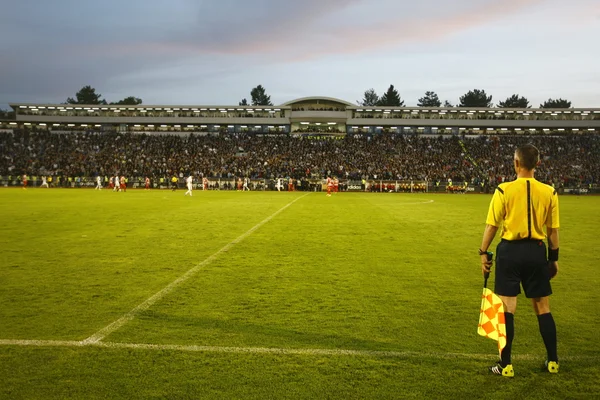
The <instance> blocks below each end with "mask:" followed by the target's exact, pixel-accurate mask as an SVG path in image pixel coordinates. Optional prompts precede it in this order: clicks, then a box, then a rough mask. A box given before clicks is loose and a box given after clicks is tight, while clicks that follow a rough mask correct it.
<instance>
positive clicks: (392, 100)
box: [377, 85, 404, 107]
mask: <svg viewBox="0 0 600 400" xmlns="http://www.w3.org/2000/svg"><path fill="white" fill-rule="evenodd" d="M377 105H378V106H384V107H386V106H387V107H404V101H403V100H402V99H401V98H400V94H399V93H398V91H397V90H396V89H394V85H390V87H389V88H388V90H387V92H385V93H384V94H383V96H381V98H380V99H379V103H378V104H377Z"/></svg>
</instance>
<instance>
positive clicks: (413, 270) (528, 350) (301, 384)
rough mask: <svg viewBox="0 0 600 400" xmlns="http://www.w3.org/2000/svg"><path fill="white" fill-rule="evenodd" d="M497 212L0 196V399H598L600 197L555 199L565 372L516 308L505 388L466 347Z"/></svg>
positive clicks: (244, 198)
mask: <svg viewBox="0 0 600 400" xmlns="http://www.w3.org/2000/svg"><path fill="white" fill-rule="evenodd" d="M489 200H490V196H485V195H443V194H442V195H432V194H372V193H339V194H335V195H334V196H332V197H330V198H328V197H326V196H325V194H324V193H308V194H306V193H300V192H296V193H276V192H275V193H273V192H249V193H248V192H212V191H211V192H201V191H195V192H194V196H193V197H191V198H190V197H184V190H179V191H177V192H171V191H167V190H164V191H159V190H153V191H143V190H136V191H134V190H130V191H128V192H127V193H113V192H109V191H107V190H103V191H93V190H77V189H75V190H65V189H49V190H45V189H29V190H26V191H25V190H21V189H3V190H0V221H2V223H1V224H0V398H7V399H36V398H39V399H65V398H78V399H80V398H85V399H93V398H111V399H112V398H125V399H131V398H215V399H266V398H273V399H281V398H315V399H334V398H345V399H358V398H366V399H387V398H418V399H423V398H458V397H460V398H463V399H467V398H469V399H470V398H486V399H496V398H497V399H504V398H590V397H594V396H596V395H597V393H600V380H599V379H598V377H599V376H600V340H599V332H600V330H599V329H600V311H599V309H598V304H600V301H599V300H600V296H599V295H598V286H599V285H598V283H599V281H600V279H599V277H598V276H599V273H600V271H599V265H600V257H599V252H598V239H597V236H596V231H597V227H598V226H600V211H599V210H600V198H599V197H577V196H567V195H565V196H561V197H560V201H561V204H560V206H561V224H562V227H561V259H560V267H561V269H560V272H559V275H558V277H557V278H556V280H554V281H553V289H554V292H555V294H554V295H553V296H552V298H551V308H552V313H553V314H554V316H555V319H556V323H557V328H558V339H559V357H561V371H560V373H559V374H558V375H552V376H551V375H550V374H548V373H544V372H543V371H542V368H541V365H542V363H543V361H544V359H545V350H544V346H543V343H542V340H541V337H540V336H539V333H538V327H537V320H536V318H535V316H534V314H533V311H532V310H531V305H530V304H529V302H528V301H527V299H525V298H524V296H522V295H521V296H520V298H519V307H518V310H517V314H516V317H515V323H516V337H515V342H514V344H513V354H514V360H513V364H514V367H515V372H516V376H515V378H514V379H506V378H502V377H497V376H491V375H489V374H488V373H487V371H486V367H487V366H488V365H490V364H491V363H493V362H494V360H495V359H496V357H497V348H496V343H495V342H493V341H491V340H489V339H485V338H483V337H480V336H478V335H477V333H476V330H477V329H476V328H477V321H478V315H479V305H480V295H481V288H482V283H483V279H482V276H481V272H480V266H479V256H478V255H477V248H478V247H479V245H480V243H481V236H482V233H483V228H484V221H485V217H486V213H487V208H488V204H489ZM497 242H498V239H496V240H495V241H494V245H493V248H492V250H494V251H495V244H496V243H497ZM190 270H192V272H193V273H189V274H187V275H185V274H186V272H188V271H190ZM181 277H183V278H182V279H180V280H178V279H179V278H181ZM491 287H492V288H493V282H492V285H491ZM153 296H158V297H153ZM152 299H154V300H152ZM145 302H146V303H145ZM143 304H145V306H142V307H139V308H136V307H138V306H140V305H143ZM115 321H121V322H120V323H119V324H118V325H116V326H115V325H113V327H112V328H108V329H107V327H109V326H111V325H110V324H112V323H113V322H115ZM98 332H103V333H102V334H101V335H100V336H101V337H100V340H99V341H97V342H94V343H87V344H85V345H81V342H82V341H84V340H86V339H88V338H90V337H94V335H95V334H98Z"/></svg>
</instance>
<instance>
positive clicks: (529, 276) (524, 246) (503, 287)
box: [494, 240, 552, 299]
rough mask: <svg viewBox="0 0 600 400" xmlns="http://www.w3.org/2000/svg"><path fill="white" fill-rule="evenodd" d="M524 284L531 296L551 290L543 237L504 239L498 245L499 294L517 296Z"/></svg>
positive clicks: (541, 295)
mask: <svg viewBox="0 0 600 400" xmlns="http://www.w3.org/2000/svg"><path fill="white" fill-rule="evenodd" d="M521 285H523V290H524V291H525V296H526V297H527V298H529V299H531V298H537V297H546V296H550V295H551V294H552V287H551V286H550V269H549V268H548V259H547V258H546V245H545V244H544V242H543V241H541V240H516V241H507V240H502V241H501V242H500V243H499V244H498V247H497V248H496V283H495V289H494V291H495V292H496V294H498V295H501V296H509V297H513V296H517V295H518V294H519V293H521V287H520V286H521Z"/></svg>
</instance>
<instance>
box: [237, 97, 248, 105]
mask: <svg viewBox="0 0 600 400" xmlns="http://www.w3.org/2000/svg"><path fill="white" fill-rule="evenodd" d="M239 105H240V106H247V105H248V100H246V98H245V97H244V98H243V99H242V101H240V103H239Z"/></svg>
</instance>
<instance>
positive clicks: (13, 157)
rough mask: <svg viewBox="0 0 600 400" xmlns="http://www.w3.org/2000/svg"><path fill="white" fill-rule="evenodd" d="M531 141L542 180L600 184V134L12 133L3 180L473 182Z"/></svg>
mask: <svg viewBox="0 0 600 400" xmlns="http://www.w3.org/2000/svg"><path fill="white" fill-rule="evenodd" d="M527 142H531V143H533V144H534V145H535V146H537V147H538V148H539V149H540V152H541V154H542V157H543V159H542V162H541V165H540V166H539V168H538V170H537V173H536V177H537V178H538V179H540V180H541V181H543V182H547V183H554V184H555V185H559V186H565V187H575V186H577V185H587V184H596V183H598V182H599V180H600V135H572V136H544V137H541V136H485V137H484V136H478V137H464V136H448V137H442V136H424V135H402V134H379V135H372V136H367V135H346V136H343V137H336V138H319V137H317V136H315V137H310V138H308V137H292V136H289V135H285V134H280V135H264V136H261V135H252V134H219V135H214V136H211V135H194V134H192V135H189V136H175V135H147V134H132V133H117V132H69V133H60V134H59V133H50V132H48V131H30V130H15V131H13V132H12V133H10V132H4V133H0V175H3V176H6V175H13V176H16V175H21V174H27V175H32V176H34V175H35V176H63V177H67V176H71V177H83V176H85V177H94V176H96V175H100V176H111V175H113V174H118V175H125V176H127V177H132V178H133V177H144V176H149V177H151V178H152V179H158V178H161V177H167V178H168V177H169V176H172V174H181V173H183V174H185V175H187V174H194V175H195V176H207V177H209V178H213V179H217V178H218V179H225V178H226V179H230V178H235V177H249V178H251V179H277V178H280V177H291V178H294V179H298V180H300V179H321V178H325V177H327V176H337V177H339V178H340V179H342V180H356V181H361V180H363V179H366V180H398V181H411V180H412V181H415V182H417V181H425V180H427V181H429V182H434V181H441V182H447V181H448V179H451V180H452V181H454V182H470V183H473V184H481V183H482V182H483V183H486V184H491V185H495V184H497V183H499V182H502V181H503V180H510V179H513V178H514V171H513V162H512V159H513V153H514V149H515V146H517V145H520V144H523V143H527Z"/></svg>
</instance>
